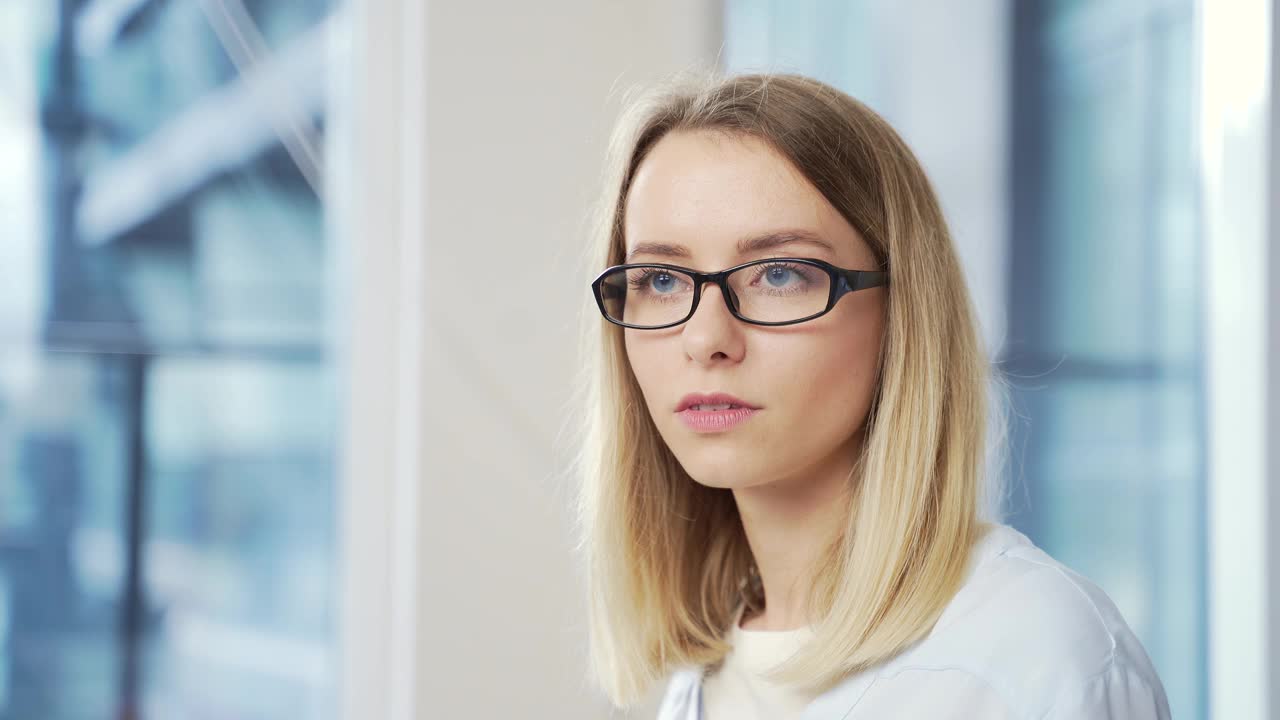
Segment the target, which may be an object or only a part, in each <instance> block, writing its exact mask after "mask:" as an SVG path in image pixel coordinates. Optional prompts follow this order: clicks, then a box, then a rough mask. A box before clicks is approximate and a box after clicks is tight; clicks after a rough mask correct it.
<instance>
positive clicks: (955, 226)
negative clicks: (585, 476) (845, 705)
mask: <svg viewBox="0 0 1280 720" xmlns="http://www.w3.org/2000/svg"><path fill="white" fill-rule="evenodd" d="M1276 5H1277V4H1276V3H1275V2H1274V1H1273V0H1233V1H1232V2H1215V3H1209V2H1208V1H1207V0H1198V1H1197V0H1133V1H1128V0H1126V2H1108V1H1105V0H1053V1H1050V0H974V1H973V2H967V3H963V4H957V3H947V2H944V1H943V0H901V1H899V2H888V1H887V0H839V1H838V0H803V1H793V2H781V1H780V0H682V1H677V0H659V1H657V2H651V3H643V4H642V3H621V2H590V1H588V0H560V1H559V2H553V3H538V4H518V3H513V2H496V1H490V2H474V3H463V2H444V1H435V0H422V2H417V1H415V0H399V1H396V0H291V1H290V2H280V1H271V0H0V720H36V719H38V720H79V719H81V718H85V719H88V718H112V719H117V718H118V719H122V720H124V719H134V718H147V719H148V720H167V719H169V718H196V719H201V718H209V719H215V718H216V719H218V720H226V719H233V718H234V719H244V720H267V719H273V718H325V719H332V720H337V719H338V718H361V719H362V720H363V719H364V718H397V719H405V720H407V719H408V718H422V717H466V718H490V717H494V718H496V717H509V716H512V715H513V713H518V714H519V716H521V717H547V718H550V717H555V718H583V719H586V718H598V717H602V716H605V715H607V714H608V709H607V706H606V704H605V703H604V701H603V699H602V698H601V697H599V696H597V695H596V694H594V693H593V692H592V690H591V689H590V688H589V687H588V686H587V685H586V684H585V681H584V679H583V673H584V669H585V664H584V658H583V649H584V643H585V632H586V628H585V622H584V620H583V617H582V610H583V607H584V601H583V598H582V597H581V596H580V592H579V580H580V578H579V577H578V575H577V571H576V570H575V563H574V558H573V557H572V554H571V536H570V529H569V528H570V520H571V513H570V507H569V503H570V496H571V493H570V488H569V482H570V479H569V478H567V477H565V475H564V469H565V467H566V465H567V462H568V459H569V457H570V456H571V455H572V452H573V449H574V448H573V438H572V437H570V436H568V435H567V434H566V432H565V431H564V428H565V427H567V424H566V423H567V421H568V419H569V415H570V413H572V412H573V410H572V408H570V407H569V406H568V405H567V404H566V403H567V400H568V398H569V393H570V390H571V387H570V383H571V382H572V377H573V362H574V342H575V340H576V336H575V331H576V328H577V313H578V312H579V311H580V310H581V309H582V308H583V307H584V305H583V302H584V299H586V298H587V296H586V293H587V288H586V285H585V283H581V284H579V283H577V282H576V281H575V282H559V283H549V282H546V280H548V279H561V280H564V279H566V278H576V275H574V274H573V273H574V271H576V269H577V260H578V255H579V253H580V250H581V244H582V241H583V231H584V229H585V213H586V209H587V205H588V204H589V203H590V202H591V201H592V200H593V199H594V196H595V191H596V188H597V183H598V181H599V172H600V169H601V162H602V160H603V153H604V147H605V143H606V140H607V136H608V132H609V129H610V126H611V123H612V122H613V120H614V118H615V116H616V113H617V111H618V109H619V107H620V105H621V103H622V101H623V97H624V94H625V91H626V90H627V89H628V88H630V87H632V86H634V85H636V84H643V83H646V82H650V81H653V80H655V79H658V78H660V77H662V76H664V75H666V74H668V73H670V72H673V71H677V70H681V69H686V68H690V67H706V66H710V65H715V66H719V67H721V68H723V69H725V70H730V71H738V70H780V71H798V72H803V73H806V74H810V75H813V76H815V77H818V78H820V79H822V80H825V81H827V82H830V83H832V84H834V85H836V86H838V87H840V88H841V89H843V90H845V91H847V92H849V93H850V94H852V95H854V96H855V97H857V98H859V99H861V100H863V101H864V102H866V103H868V104H869V105H870V106H871V107H873V108H874V109H876V110H877V111H879V112H880V113H881V114H883V115H884V116H885V117H886V118H887V119H888V120H889V122H890V123H892V124H893V125H894V126H895V127H896V128H898V129H899V131H900V132H901V133H902V134H903V136H904V137H905V138H906V140H907V142H908V143H909V144H910V145H911V146H912V147H913V148H914V149H915V150H916V152H917V154H918V155H919V157H920V158H921V160H922V161H923V163H924V164H925V166H926V168H927V169H928V171H929V173H930V176H931V178H932V179H933V181H934V182H935V184H936V187H937V190H938V192H939V194H940V196H941V198H942V202H943V205H944V209H945V211H946V213H947V216H948V219H949V221H950V222H951V225H952V230H953V233H954V238H955V241H956V244H957V246H958V248H959V250H960V253H961V256H962V259H963V261H964V264H965V270H966V273H967V275H968V279H969V284H970V288H971V291H972V294H973V297H974V299H975V303H976V305H977V308H978V311H979V315H980V319H981V323H982V331H983V337H984V340H985V342H986V344H987V346H988V349H989V351H990V353H991V354H992V356H993V357H994V358H995V359H996V361H997V363H998V364H999V366H1000V369H1001V370H1002V371H1003V372H1004V373H1005V375H1006V376H1007V377H1008V379H1009V381H1010V383H1011V385H1012V388H1013V394H1012V397H1011V405H1010V408H1009V417H1008V418H1007V424H1008V437H1007V439H1006V443H1005V444H1006V446H1007V450H1006V452H1005V453H1004V455H1003V456H999V455H997V457H1003V460H1002V461H1001V462H999V463H998V464H996V465H994V466H993V470H992V482H993V487H999V488H1003V492H1001V493H999V494H997V495H995V496H993V497H992V499H991V501H992V502H993V503H995V504H996V505H995V507H996V508H997V512H998V513H999V514H1000V516H1001V517H1002V518H1004V519H1005V520H1006V521H1007V522H1008V523H1010V524H1012V525H1014V526H1015V527H1017V528H1018V529H1020V530H1022V531H1023V532H1025V533H1026V534H1027V535H1028V536H1030V537H1031V538H1032V539H1033V540H1034V541H1036V542H1037V543H1038V544H1039V545H1041V546H1042V547H1044V548H1045V549H1046V550H1047V551H1048V552H1049V553H1050V554H1052V555H1054V556H1055V557H1057V558H1058V559H1060V560H1062V561H1063V562H1064V563H1066V564H1067V565H1069V566H1071V567H1073V568H1075V569H1077V570H1078V571H1080V572H1081V573H1083V574H1084V575H1086V576H1088V577H1090V578H1092V579H1093V580H1094V581H1095V582H1097V583H1098V584H1099V585H1100V586H1101V587H1102V588H1103V589H1104V590H1105V591H1106V592H1107V593H1108V594H1109V595H1110V596H1111V597H1112V598H1113V599H1114V600H1115V601H1116V603H1117V605H1118V606H1119V607H1120V609H1121V611H1122V612H1123V613H1124V615H1125V617H1126V618H1127V619H1128V621H1129V623H1130V624H1131V625H1132V627H1133V628H1134V630H1135V631H1136V632H1137V634H1138V635H1139V636H1140V638H1141V639H1142V641H1143V643H1144V644H1145V646H1146V648H1147V649H1148V651H1149V652H1150V654H1151V655H1152V658H1153V660H1154V662H1155V664H1156V666H1157V669H1158V670H1159V672H1160V675H1161V677H1162V679H1163V680H1164V683H1165V687H1166V689H1167V691H1168V695H1169V699H1170V702H1171V705H1172V708H1173V713H1174V717H1175V718H1178V719H1179V720H1197V719H1207V718H1230V719H1231V720H1263V719H1265V718H1280V531H1278V530H1276V529H1274V526H1280V522H1272V520H1273V519H1274V520H1280V492H1273V491H1272V489H1271V485H1272V484H1274V483H1272V482H1270V481H1280V312H1276V311H1275V310H1274V308H1277V307H1280V242H1277V240H1276V238H1277V235H1278V234H1280V229H1278V226H1277V214H1276V208H1277V206H1278V205H1280V193H1278V191H1277V188H1280V149H1277V144H1276V143H1274V142H1272V136H1273V135H1274V134H1275V133H1276V132H1277V131H1278V130H1280V113H1278V112H1277V106H1276V97H1277V92H1276V90H1277V87H1278V85H1277V83H1278V82H1280V72H1277V70H1280V64H1278V63H1277V57H1280V54H1278V53H1277V50H1276V44H1275V42H1274V39H1273V37H1274V36H1275V35H1276V33H1275V29H1276V28H1277V27H1280V25H1277V17H1278V14H1277V12H1276V10H1277V7H1276ZM660 690H661V688H655V692H654V695H653V697H652V698H651V699H650V700H649V702H648V703H647V704H646V705H645V706H644V707H641V708H637V709H636V710H635V711H634V712H632V713H631V714H630V715H629V716H628V717H635V718H647V717H652V716H653V714H654V711H655V710H656V700H657V698H658V693H659V692H660Z"/></svg>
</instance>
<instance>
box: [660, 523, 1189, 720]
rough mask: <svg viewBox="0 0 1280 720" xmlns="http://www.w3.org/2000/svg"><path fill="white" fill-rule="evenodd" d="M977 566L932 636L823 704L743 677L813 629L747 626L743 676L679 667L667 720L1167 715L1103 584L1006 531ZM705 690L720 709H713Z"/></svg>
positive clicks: (1123, 718)
mask: <svg viewBox="0 0 1280 720" xmlns="http://www.w3.org/2000/svg"><path fill="white" fill-rule="evenodd" d="M973 560H974V562H973V563H972V564H971V565H970V567H969V570H968V573H967V575H966V578H965V581H964V584H963V585H962V586H961V588H960V590H959V591H958V592H957V593H956V595H955V596H954V597H953V598H952V599H951V602H950V603H948V604H947V607H946V609H945V610H944V611H943V613H942V616H941V617H940V618H939V620H938V622H937V623H936V624H935V625H934V627H933V629H932V630H930V632H929V634H928V635H927V636H925V637H924V638H922V639H921V640H919V641H917V642H916V643H915V644H914V645H912V646H910V647H909V648H907V649H906V650H905V651H903V652H902V653H900V654H898V655H897V656H896V657H894V658H892V659H891V660H889V661H886V662H884V663H881V664H880V665H877V666H875V667H873V668H870V669H868V670H866V671H864V672H861V673H857V674H855V675H851V676H849V677H848V678H846V679H845V680H844V681H842V682H841V683H840V684H839V685H837V686H836V687H834V688H832V689H831V690H829V691H827V692H826V693H823V694H822V695H820V696H818V697H816V698H796V697H789V696H787V695H785V694H779V693H778V692H777V690H778V689H777V688H770V687H768V686H767V685H763V684H761V683H759V682H752V681H751V680H750V675H749V674H748V673H746V672H744V671H746V670H749V669H750V668H757V669H758V668H759V667H761V664H762V663H763V662H764V659H765V656H769V655H772V656H775V657H774V658H773V660H774V661H775V662H776V661H780V660H782V659H784V658H785V655H786V654H788V653H789V652H790V651H791V649H792V647H793V646H794V644H795V642H797V641H798V640H800V639H801V638H802V637H804V631H806V630H807V629H805V628H802V629H801V631H789V632H785V633H780V634H778V635H776V636H774V637H768V635H769V634H768V633H765V634H764V635H760V634H758V633H751V632H750V631H742V630H741V628H738V629H737V632H736V633H734V638H735V642H743V641H744V639H745V643H746V644H745V645H735V649H737V650H738V651H739V652H737V653H731V655H730V657H731V658H732V657H733V656H734V655H737V656H738V657H737V659H736V660H735V662H734V667H735V668H736V670H737V671H736V672H735V673H733V674H731V675H727V676H724V678H726V679H721V680H716V679H715V678H716V676H715V675H713V676H711V677H708V678H706V681H705V683H704V678H703V675H704V668H700V667H699V668H685V669H682V670H680V671H677V672H676V673H675V674H673V676H672V678H671V680H670V682H669V684H668V686H667V691H666V694H665V696H664V698H663V701H662V705H661V707H660V709H659V711H658V720H724V718H720V717H715V716H714V715H710V716H709V715H708V710H710V711H711V712H716V707H720V706H724V707H728V705H727V703H737V704H738V705H737V708H738V709H736V710H735V711H734V712H735V713H737V714H735V715H733V716H732V717H733V720H740V719H743V720H746V719H750V718H757V717H759V718H769V720H898V719H901V720H908V719H910V720H914V719H916V718H930V720H972V719H973V718H981V719H983V720H1068V719H1070V720H1169V701H1168V699H1167V698H1166V697H1165V692H1164V686H1163V685H1162V684H1161V683H1160V678H1159V677H1158V676H1157V675H1156V672H1155V669H1154V667H1153V666H1152V664H1151V660H1150V658H1149V657H1148V656H1147V653H1146V651H1145V650H1144V649H1143V647H1142V644H1141V643H1140V642H1139V641H1138V639H1137V637H1136V636H1135V635H1134V634H1133V632H1132V631H1131V630H1130V629H1129V626H1128V625H1127V624H1126V623H1125V621H1124V618H1122V617H1121V616H1120V612H1119V611H1118V610H1117V609H1116V607H1115V605H1114V604H1113V603H1112V602H1111V599H1110V598H1108V597H1107V595H1106V594H1105V593H1103V592H1102V590H1101V589H1099V588H1098V587H1097V586H1096V585H1094V584H1093V583H1092V582H1090V581H1089V580H1088V579H1086V578H1084V577H1082V576H1081V575H1079V574H1077V573H1075V572H1073V571H1071V570H1070V569H1068V568H1067V567H1065V566H1063V565H1062V564H1061V563H1059V562H1057V561H1056V560H1054V559H1053V558H1051V557H1050V556H1049V555H1048V554H1046V553H1045V552H1044V551H1043V550H1041V549H1040V548H1038V547H1036V546H1035V545H1034V544H1032V542H1031V541H1030V540H1029V539H1027V537H1026V536H1025V535H1023V534H1022V533H1020V532H1018V531H1017V530H1015V529H1013V528H1011V527H1009V526H1007V525H997V526H995V527H994V528H993V529H992V531H991V532H989V533H988V534H987V535H986V536H984V537H983V538H982V539H981V540H980V541H979V542H978V543H977V544H976V545H975V546H974V548H973ZM735 625H736V623H735ZM744 632H747V634H745V635H744V634H743V633H744ZM744 647H745V648H746V649H745V650H742V648H744ZM779 653H781V655H779ZM729 659H730V658H726V663H725V667H726V668H727V667H729ZM757 680H759V678H757ZM707 689H710V691H711V693H712V694H713V697H712V702H714V703H715V706H716V707H710V708H707V707H704V705H707V703H706V702H705V697H704V694H705V693H704V691H706V690H707ZM730 695H732V696H733V698H732V699H730ZM753 703H755V704H753Z"/></svg>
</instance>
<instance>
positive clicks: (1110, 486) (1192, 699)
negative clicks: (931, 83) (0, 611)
mask: <svg viewBox="0 0 1280 720" xmlns="http://www.w3.org/2000/svg"><path fill="white" fill-rule="evenodd" d="M1061 5H1062V7H1059V8H1056V9H1044V12H1042V13H1041V12H1037V11H1036V10H1035V9H1034V8H1033V7H1032V6H1025V7H1023V6H1019V7H1022V11H1021V14H1022V21H1021V22H1018V23H1016V26H1017V27H1019V28H1020V29H1021V32H1023V33H1024V34H1023V35H1022V36H1020V37H1019V38H1018V39H1017V41H1016V43H1015V47H1016V48H1019V50H1018V51H1019V52H1021V53H1023V54H1024V55H1026V56H1027V57H1028V61H1027V62H1026V63H1024V64H1023V65H1022V67H1023V68H1024V71H1023V73H1022V75H1021V79H1020V80H1019V85H1018V88H1019V91H1018V95H1017V96H1016V97H1015V117H1017V118H1020V119H1019V120H1017V121H1015V122H1016V123H1021V127H1022V131H1021V134H1020V137H1021V138H1022V139H1023V143H1024V144H1023V145H1021V146H1019V147H1016V148H1015V152H1016V153H1018V154H1019V157H1020V158H1024V160H1023V162H1022V163H1021V164H1020V165H1017V167H1020V168H1021V169H1020V172H1019V174H1018V176H1016V177H1015V185H1017V186H1018V187H1020V188H1023V189H1024V193H1023V195H1022V197H1025V198H1034V202H1026V203H1023V204H1021V205H1019V206H1018V207H1015V208H1014V214H1015V223H1014V226H1015V228H1019V229H1020V231H1021V232H1020V234H1019V235H1018V236H1017V237H1015V238H1014V245H1013V246H1012V255H1013V271H1014V273H1015V277H1017V278H1021V279H1022V281H1020V282H1015V283H1014V284H1013V288H1014V292H1013V297H1012V298H1011V306H1010V310H1011V314H1010V317H1011V320H1012V323H1011V328H1010V332H1011V335H1010V342H1009V347H1010V348H1011V349H1013V350H1014V351H1015V352H1014V353H1013V354H1012V356H1011V359H1010V361H1009V364H1008V366H1007V367H1008V369H1009V370H1011V371H1012V373H1013V375H1014V377H1013V380H1014V383H1015V385H1017V386H1018V388H1019V389H1018V391H1017V398H1016V404H1017V408H1018V410H1019V412H1021V413H1022V414H1023V420H1022V423H1021V424H1022V425H1023V427H1022V428H1015V430H1016V433H1017V434H1016V435H1015V438H1014V442H1012V443H1011V448H1012V449H1013V451H1014V453H1015V457H1014V459H1013V462H1012V463H1011V467H1012V468H1014V469H1015V472H1017V474H1018V476H1017V477H1015V478H1013V479H1012V481H1013V482H1014V484H1015V487H1016V486H1018V485H1021V484H1022V483H1025V491H1026V495H1025V497H1026V498H1027V499H1028V501H1027V502H1024V503H1015V505H1016V507H1014V508H1011V509H1013V510H1014V511H1015V515H1014V521H1015V524H1017V525H1019V526H1020V527H1021V528H1022V529H1024V530H1025V531H1026V532H1027V534H1028V535H1030V536H1031V537H1032V538H1034V539H1036V540H1037V541H1038V542H1040V543H1041V544H1042V545H1043V546H1044V547H1045V549H1046V550H1048V551H1049V552H1050V553H1051V554H1053V555H1055V556H1057V557H1059V558H1060V559H1062V560H1063V561H1064V562H1066V563H1067V564H1069V565H1071V566H1073V567H1075V568H1076V569H1077V570H1079V571H1080V572H1082V573H1083V574H1085V575H1087V576H1089V577H1091V578H1092V579H1094V580H1095V581H1096V582H1097V583H1098V584H1099V585H1100V586H1101V587H1102V588H1103V589H1104V590H1106V591H1107V593H1108V594H1110V595H1111V597H1112V598H1113V599H1114V600H1115V601H1116V603H1117V605H1119V607H1120V609H1121V611H1122V612H1123V613H1124V614H1125V617H1126V618H1127V619H1128V620H1129V622H1130V624H1131V625H1132V626H1133V628H1134V630H1135V631H1136V632H1137V633H1138V635H1139V637H1140V638H1141V640H1142V642H1143V644H1144V645H1145V647H1146V648H1147V650H1148V652H1149V653H1150V654H1151V656H1152V660H1153V661H1154V662H1155V664H1156V667H1157V669H1158V670H1159V672H1160V675H1161V678H1162V680H1163V681H1164V685H1165V689H1166V691H1167V693H1168V695H1169V701H1170V704H1171V706H1172V710H1173V715H1174V716H1175V717H1187V718H1203V717H1205V716H1206V698H1207V690H1206V686H1207V683H1206V668H1205V661H1204V658H1205V656H1206V653H1207V644H1206V626H1205V622H1206V621H1205V593H1204V587H1205V517H1204V495H1205V474H1204V465H1205V452H1204V446H1205V431H1204V398H1203V385H1202V382H1201V379H1200V378H1201V374H1202V373H1201V369H1200V363H1201V351H1200V323H1199V316H1200V303H1201V300H1200V297H1201V293H1200V282H1201V281H1200V277H1201V274H1202V273H1201V271H1200V267H1199V262H1198V257H1199V255H1200V252H1201V248H1200V247H1199V244H1198V241H1197V238H1196V223H1197V219H1196V217H1195V207H1196V205H1197V203H1196V200H1195V183H1196V179H1195V170H1194V165H1193V163H1192V156H1191V148H1192V147H1193V145H1194V142H1193V141H1194V138H1193V137H1192V132H1193V129H1192V127H1193V123H1192V117H1193V113H1194V111H1195V109H1194V106H1193V104H1192V90H1191V88H1192V70H1193V63H1194V56H1193V51H1192V37H1193V36H1194V25H1193V22H1194V20H1193V12H1192V7H1191V4H1190V3H1174V4H1168V3H1165V4H1163V5H1161V6H1160V7H1158V8H1157V7H1150V6H1148V5H1146V4H1141V3H1139V4H1133V5H1116V4H1107V3H1098V2H1072V3H1067V4H1061ZM1019 468H1021V471H1020V472H1018V469H1019ZM1015 497H1019V495H1017V494H1015Z"/></svg>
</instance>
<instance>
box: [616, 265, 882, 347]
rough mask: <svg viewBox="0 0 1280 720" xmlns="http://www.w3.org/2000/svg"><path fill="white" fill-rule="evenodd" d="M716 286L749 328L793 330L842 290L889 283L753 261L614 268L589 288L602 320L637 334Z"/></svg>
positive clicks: (682, 314) (682, 315)
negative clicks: (704, 268) (706, 266)
mask: <svg viewBox="0 0 1280 720" xmlns="http://www.w3.org/2000/svg"><path fill="white" fill-rule="evenodd" d="M708 282H713V283H715V284H716V285H718V286H719V287H720V293H721V294H722V295H724V299H725V304H726V305H728V306H729V312H730V313H732V314H733V316H734V317H736V318H738V319H739V320H741V321H743V322H746V323H751V324H752V325H794V324H796V323H802V322H805V321H806V320H812V319H814V318H816V317H821V316H822V315H826V314H827V313H828V312H831V308H833V307H835V306H836V301H838V300H839V299H840V298H842V297H844V295H845V294H846V293H851V292H855V291H858V290H865V289H867V288H873V287H879V286H881V285H888V284H889V273H888V272H887V271H883V270H847V269H845V268H838V267H836V266H834V265H832V264H830V263H827V262H823V261H822V260H814V259H811V258H769V259H767V260H753V261H751V262H748V263H743V264H742V265H737V266H735V267H731V268H729V269H728V270H722V271H720V272H714V273H704V272H698V271H696V270H690V269H689V268H683V267H679V266H678V265H664V264H660V263H659V264H642V265H615V266H614V267H611V268H609V269H608V270H605V271H604V272H603V273H601V274H600V275H599V277H597V278H596V279H595V280H594V281H592V283H591V290H592V292H593V293H594V294H595V298H596V304H597V305H599V306H600V313H601V314H602V315H604V317H605V319H606V320H608V321H609V322H611V323H613V324H615V325H621V326H622V327H628V328H635V329H638V330H659V329H662V328H668V327H672V326H675V325H679V324H680V323H682V322H684V321H686V320H688V319H689V318H691V317H693V313H694V311H695V310H697V309H698V301H699V300H700V299H701V298H702V286H703V285H704V284H706V283H708Z"/></svg>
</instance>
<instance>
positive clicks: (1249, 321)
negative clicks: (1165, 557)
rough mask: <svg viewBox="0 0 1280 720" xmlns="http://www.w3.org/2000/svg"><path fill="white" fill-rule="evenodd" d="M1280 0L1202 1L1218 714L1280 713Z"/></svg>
mask: <svg viewBox="0 0 1280 720" xmlns="http://www.w3.org/2000/svg"><path fill="white" fill-rule="evenodd" d="M1275 5H1276V4H1275V2H1273V0H1240V1H1239V2H1235V3H1216V2H1215V3H1211V2H1208V1H1207V0H1204V1H1202V2H1200V3H1199V4H1198V5H1197V13H1198V18H1197V19H1198V21H1199V28H1200V37H1199V48H1198V49H1199V52H1200V74H1199V75H1200V76H1199V85H1200V87H1199V91H1200V92H1199V102H1200V117H1199V126H1200V148H1199V150H1200V165H1201V168H1202V172H1203V176H1202V188H1203V193H1204V196H1203V203H1204V206H1203V213H1204V231H1205V239H1204V248H1205V256H1204V265H1205V274H1204V278H1203V281H1204V283H1205V297H1206V318H1205V320H1206V322H1205V325H1206V339H1205V341H1206V366H1207V367H1206V384H1207V390H1208V392H1207V396H1208V398H1209V417H1208V421H1209V443H1208V446H1209V458H1208V465H1209V479H1210V482H1209V508H1208V514H1209V638H1210V642H1209V646H1210V647H1209V683H1210V716H1211V717H1214V718H1233V719H1234V718H1248V719H1249V720H1254V719H1257V720H1261V719H1262V718H1274V717H1276V716H1277V714H1280V526H1278V524H1277V519H1280V487H1278V485H1280V482H1278V481H1280V477H1278V476H1280V311H1277V307H1280V260H1278V259H1277V255H1280V249H1278V247H1280V242H1277V240H1278V236H1280V233H1278V232H1277V226H1276V221H1277V188H1278V186H1277V184H1276V180H1277V177H1280V167H1278V165H1280V163H1278V162H1277V157H1280V156H1278V155H1277V154H1276V145H1275V143H1276V136H1275V134H1274V133H1275V132H1276V111H1275V102H1276V88H1277V84H1276V83H1277V76H1276V75H1275V74H1273V69H1274V68H1275V67H1276V46H1275V41H1274V39H1273V37H1272V35H1271V30H1272V28H1273V27H1274V24H1273V23H1274V13H1275V10H1276V7H1275Z"/></svg>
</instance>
